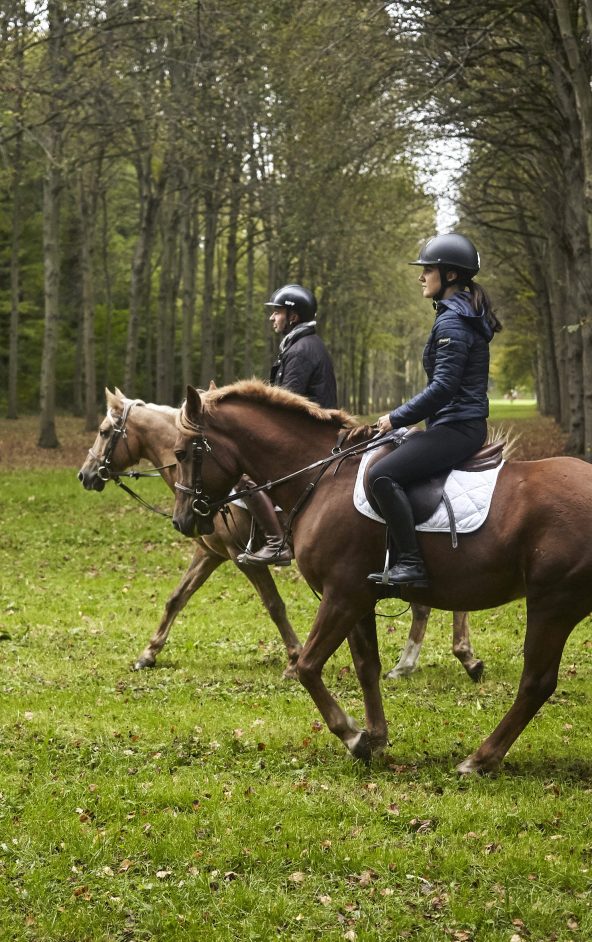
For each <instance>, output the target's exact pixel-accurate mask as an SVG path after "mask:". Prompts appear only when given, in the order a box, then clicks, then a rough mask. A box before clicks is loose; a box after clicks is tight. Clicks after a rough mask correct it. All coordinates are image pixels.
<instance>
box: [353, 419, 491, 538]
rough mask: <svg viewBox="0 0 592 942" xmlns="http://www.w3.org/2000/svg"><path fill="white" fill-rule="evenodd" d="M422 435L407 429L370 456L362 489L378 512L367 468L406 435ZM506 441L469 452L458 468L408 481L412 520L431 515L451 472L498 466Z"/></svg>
mask: <svg viewBox="0 0 592 942" xmlns="http://www.w3.org/2000/svg"><path fill="white" fill-rule="evenodd" d="M422 434H423V432H422V431H421V429H414V430H410V431H409V432H408V433H407V435H406V436H405V438H403V439H402V441H401V444H400V445H399V444H395V443H393V442H389V443H387V444H386V445H384V446H383V447H382V448H377V449H376V452H375V453H374V454H373V455H372V457H371V458H370V459H369V461H368V464H367V466H366V470H365V472H364V490H365V492H366V497H367V498H368V503H369V504H370V506H371V507H372V509H373V510H374V511H375V512H376V513H377V514H380V508H379V507H378V506H377V504H376V502H375V500H374V497H373V495H372V493H371V491H370V487H369V485H368V472H369V471H370V468H371V467H372V465H373V464H374V463H375V462H376V461H379V460H380V459H381V458H384V457H385V456H386V455H388V454H389V452H391V451H392V450H393V448H400V447H402V446H404V444H405V441H406V439H407V437H408V436H409V435H422ZM505 444H506V442H505V440H503V439H500V440H499V441H496V442H491V443H490V444H488V445H483V447H482V448H480V449H479V451H476V452H475V454H474V455H471V457H470V458H467V460H466V461H463V463H462V464H460V465H458V467H456V468H450V469H449V470H447V471H442V472H441V473H440V474H436V475H434V477H431V478H426V479H425V480H424V481H414V482H413V483H412V484H408V485H407V486H406V487H405V488H404V490H405V493H406V494H407V497H408V498H409V503H410V504H411V508H412V510H413V516H414V517H415V522H416V523H424V522H425V521H426V520H429V518H430V517H431V516H432V514H433V513H434V511H435V510H436V507H437V506H438V504H439V503H440V501H441V500H442V499H443V498H444V496H445V495H444V485H445V484H446V479H447V477H448V475H449V474H450V472H451V471H489V470H490V469H491V468H497V467H498V466H499V465H500V464H501V462H502V452H503V450H504V446H505ZM449 512H450V510H449ZM451 523H453V521H451Z"/></svg>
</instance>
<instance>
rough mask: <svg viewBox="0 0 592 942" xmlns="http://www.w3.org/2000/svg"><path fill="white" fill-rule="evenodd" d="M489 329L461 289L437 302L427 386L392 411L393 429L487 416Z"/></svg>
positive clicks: (427, 356)
mask: <svg viewBox="0 0 592 942" xmlns="http://www.w3.org/2000/svg"><path fill="white" fill-rule="evenodd" d="M492 337H493V329H492V327H491V325H490V323H489V321H488V320H487V317H486V316H485V312H484V311H480V312H476V311H475V310H474V309H473V306H472V304H471V300H470V296H469V295H468V294H467V293H466V292H463V291H459V292H457V293H456V294H454V295H453V296H452V297H451V298H448V299H447V300H445V301H439V302H438V306H437V309H436V320H435V322H434V326H433V328H432V332H431V334H430V336H429V338H428V342H427V344H426V346H425V349H424V352H423V366H424V369H425V371H426V373H427V376H428V385H427V386H426V388H425V389H424V390H422V392H420V393H418V394H417V396H414V397H413V399H410V400H409V402H406V403H404V404H403V405H402V406H399V407H398V408H397V409H393V411H392V412H391V413H390V416H389V417H390V420H391V423H392V425H393V428H402V427H403V426H404V425H414V424H415V423H416V422H421V421H422V420H423V419H425V420H426V424H427V425H428V426H430V425H441V424H442V423H444V422H459V421H463V420H466V419H481V418H487V416H488V415H489V400H488V398H487V382H488V378H489V342H490V340H491V338H492Z"/></svg>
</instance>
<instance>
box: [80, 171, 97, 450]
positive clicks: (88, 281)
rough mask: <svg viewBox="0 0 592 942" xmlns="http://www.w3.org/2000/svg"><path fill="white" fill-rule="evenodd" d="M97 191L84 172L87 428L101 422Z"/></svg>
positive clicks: (82, 217) (82, 261)
mask: <svg viewBox="0 0 592 942" xmlns="http://www.w3.org/2000/svg"><path fill="white" fill-rule="evenodd" d="M95 206H96V193H95V194H89V193H88V191H87V184H86V182H85V180H84V173H83V171H81V172H80V174H79V180H78V212H79V219H80V280H81V295H82V362H83V364H84V420H85V426H84V427H85V431H87V432H92V431H93V430H94V429H95V428H96V425H97V365H96V348H95V296H94V264H93V258H94V232H95Z"/></svg>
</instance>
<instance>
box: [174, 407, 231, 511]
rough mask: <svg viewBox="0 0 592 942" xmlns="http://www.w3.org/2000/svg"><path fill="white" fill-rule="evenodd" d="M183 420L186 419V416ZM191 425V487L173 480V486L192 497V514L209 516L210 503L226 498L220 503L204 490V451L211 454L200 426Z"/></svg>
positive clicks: (216, 502) (223, 502)
mask: <svg viewBox="0 0 592 942" xmlns="http://www.w3.org/2000/svg"><path fill="white" fill-rule="evenodd" d="M185 421H187V418H186V419H185ZM193 427H194V430H195V434H194V436H193V438H192V439H191V487H187V485H186V484H181V483H180V482H179V481H175V488H176V489H177V490H178V491H181V492H182V493H183V494H189V495H190V496H191V497H192V498H193V500H192V501H191V508H192V510H193V513H194V514H196V515H197V516H198V517H211V516H212V505H213V504H217V505H220V506H221V505H222V504H225V503H227V500H228V499H226V500H224V501H222V503H220V501H212V499H211V498H210V497H208V495H207V494H206V492H205V490H204V487H203V474H202V468H203V461H204V452H208V453H209V454H211V452H212V449H211V446H210V443H209V442H208V440H207V438H206V437H205V435H204V433H203V432H202V430H201V428H199V426H197V425H196V426H193ZM216 509H218V506H216Z"/></svg>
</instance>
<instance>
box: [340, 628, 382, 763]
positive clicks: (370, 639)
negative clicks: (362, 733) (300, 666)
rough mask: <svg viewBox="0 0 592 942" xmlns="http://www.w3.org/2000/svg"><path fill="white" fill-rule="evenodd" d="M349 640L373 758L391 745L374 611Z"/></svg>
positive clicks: (355, 629) (353, 630) (351, 632)
mask: <svg viewBox="0 0 592 942" xmlns="http://www.w3.org/2000/svg"><path fill="white" fill-rule="evenodd" d="M347 640H348V643H349V647H350V651H351V654H352V658H353V662H354V667H355V669H356V674H357V675H358V680H359V681H360V686H361V688H362V693H363V695H364V707H365V712H366V729H367V731H368V735H369V737H370V748H371V750H372V754H373V755H378V754H379V753H380V752H382V750H383V749H384V747H385V746H386V744H387V738H388V737H387V733H388V730H387V723H386V717H385V715H384V708H383V705H382V697H381V695H380V655H379V653H378V639H377V637H376V616H375V615H374V612H371V613H370V614H369V615H367V616H366V617H365V618H363V619H362V620H361V621H359V622H358V624H357V625H355V627H354V628H353V629H352V630H351V631H350V633H349V635H348V637H347Z"/></svg>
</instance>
